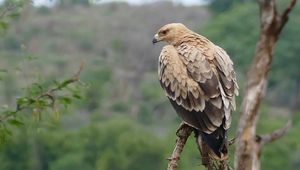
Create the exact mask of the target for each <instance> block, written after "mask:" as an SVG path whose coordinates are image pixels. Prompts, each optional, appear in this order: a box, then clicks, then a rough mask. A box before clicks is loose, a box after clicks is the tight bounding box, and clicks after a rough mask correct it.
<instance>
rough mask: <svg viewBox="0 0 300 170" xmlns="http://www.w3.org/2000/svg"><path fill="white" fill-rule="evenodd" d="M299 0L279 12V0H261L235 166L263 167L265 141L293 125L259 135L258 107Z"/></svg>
mask: <svg viewBox="0 0 300 170" xmlns="http://www.w3.org/2000/svg"><path fill="white" fill-rule="evenodd" d="M295 3H296V0H291V2H290V4H289V6H288V8H287V9H285V11H284V12H283V13H282V14H279V13H278V12H277V8H276V3H275V0H259V6H260V22H261V30H260V36H259V40H258V42H257V45H256V51H255V55H254V60H253V63H252V65H251V67H250V70H249V72H248V79H247V80H248V81H247V87H246V92H245V97H244V98H243V102H242V108H241V112H242V113H241V114H242V115H241V118H240V121H239V125H238V131H237V146H236V153H235V169H237V170H259V169H260V154H261V148H262V147H263V145H264V144H266V143H268V142H271V141H273V140H275V139H277V138H279V137H281V136H282V135H284V133H285V132H286V130H287V129H288V127H289V125H290V124H288V125H287V126H285V127H284V128H283V129H280V130H277V131H274V132H273V133H271V134H268V135H264V136H262V137H260V136H257V135H256V124H257V120H258V118H259V114H258V109H259V106H260V103H261V101H262V98H263V97H264V88H265V86H266V83H267V78H268V77H267V76H268V72H269V69H270V65H271V62H272V58H273V52H274V47H275V44H276V42H277V40H278V37H279V35H280V33H281V30H282V28H283V27H284V25H285V23H286V22H287V20H288V15H289V13H290V11H291V10H292V8H293V7H294V5H295ZM278 134H279V135H278Z"/></svg>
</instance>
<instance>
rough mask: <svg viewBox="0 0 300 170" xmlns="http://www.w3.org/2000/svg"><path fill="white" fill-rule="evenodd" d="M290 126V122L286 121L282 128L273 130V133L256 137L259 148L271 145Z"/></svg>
mask: <svg viewBox="0 0 300 170" xmlns="http://www.w3.org/2000/svg"><path fill="white" fill-rule="evenodd" d="M291 125H292V122H291V121H288V122H287V123H286V124H285V125H284V126H283V127H282V128H280V129H277V130H274V131H273V132H271V133H269V134H265V135H260V136H259V137H258V138H259V141H258V142H259V143H260V144H261V146H263V145H265V144H267V143H271V142H273V141H275V140H276V139H279V138H281V137H282V136H284V135H285V134H286V133H287V131H288V130H289V129H290V128H291Z"/></svg>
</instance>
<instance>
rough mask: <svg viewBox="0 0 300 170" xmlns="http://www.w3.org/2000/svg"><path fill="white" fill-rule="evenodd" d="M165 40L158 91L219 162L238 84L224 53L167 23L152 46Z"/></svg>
mask: <svg viewBox="0 0 300 170" xmlns="http://www.w3.org/2000/svg"><path fill="white" fill-rule="evenodd" d="M158 41H165V42H167V43H168V45H166V46H164V47H163V49H162V51H161V54H160V56H159V66H158V76H159V81H160V84H161V86H162V88H163V89H164V90H165V92H166V95H167V97H168V98H169V100H170V102H171V104H172V105H173V107H174V108H175V110H176V112H177V113H178V115H179V116H180V117H181V118H182V119H183V121H184V122H185V123H187V124H188V125H190V126H192V127H194V128H195V129H196V130H197V132H198V134H199V136H201V137H202V138H203V140H204V141H205V142H206V143H207V144H208V145H209V146H210V148H211V149H212V150H213V153H214V154H215V155H214V157H215V156H217V157H218V158H219V159H223V158H225V157H227V135H226V131H227V130H228V128H229V127H230V124H231V111H232V110H235V107H236V106H235V96H237V95H238V85H237V82H236V75H235V72H234V69H233V63H232V61H231V59H230V58H229V56H228V55H227V53H226V52H225V51H224V50H223V49H222V48H220V47H218V46H217V45H215V44H213V43H212V42H211V41H209V40H208V39H207V38H205V37H203V36H201V35H199V34H197V33H195V32H193V31H191V30H189V29H188V28H187V27H185V26H184V25H183V24H180V23H172V24H167V25H165V26H163V27H162V28H160V29H159V31H158V32H157V34H155V36H154V39H153V43H156V42H158Z"/></svg>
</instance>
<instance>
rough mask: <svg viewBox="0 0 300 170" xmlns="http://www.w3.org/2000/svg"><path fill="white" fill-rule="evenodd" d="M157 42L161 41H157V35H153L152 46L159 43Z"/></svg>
mask: <svg viewBox="0 0 300 170" xmlns="http://www.w3.org/2000/svg"><path fill="white" fill-rule="evenodd" d="M159 41H161V40H160V39H159V37H158V34H155V35H154V37H153V39H152V43H153V45H154V44H155V43H157V42H159Z"/></svg>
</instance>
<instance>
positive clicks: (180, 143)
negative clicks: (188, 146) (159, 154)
mask: <svg viewBox="0 0 300 170" xmlns="http://www.w3.org/2000/svg"><path fill="white" fill-rule="evenodd" d="M192 131H193V128H192V127H190V126H188V125H187V124H185V123H181V124H180V126H179V128H178V130H177V133H176V135H177V139H176V145H175V148H174V150H173V153H172V155H171V157H170V158H168V160H169V164H168V170H176V168H177V167H178V161H179V159H180V155H181V152H182V150H183V148H184V145H185V143H186V141H187V139H188V138H189V136H190V135H191V133H192Z"/></svg>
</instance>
